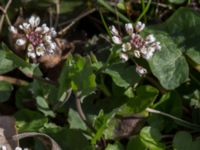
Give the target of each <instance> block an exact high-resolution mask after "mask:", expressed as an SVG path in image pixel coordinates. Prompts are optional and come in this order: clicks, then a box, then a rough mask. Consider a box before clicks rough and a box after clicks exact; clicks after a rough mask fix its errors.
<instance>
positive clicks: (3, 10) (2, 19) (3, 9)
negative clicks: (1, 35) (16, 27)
mask: <svg viewBox="0 0 200 150" xmlns="http://www.w3.org/2000/svg"><path fill="white" fill-rule="evenodd" d="M11 3H12V0H9V1H8V3H7V4H6V6H5V8H2V7H1V6H0V8H1V11H2V12H3V14H2V16H1V19H0V32H1V30H2V27H3V22H4V19H5V17H6V20H7V22H8V24H9V25H11V22H10V19H9V17H8V15H7V10H8V8H9V7H10V5H11Z"/></svg>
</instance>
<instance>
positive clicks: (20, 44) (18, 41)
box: [16, 39, 26, 46]
mask: <svg viewBox="0 0 200 150" xmlns="http://www.w3.org/2000/svg"><path fill="white" fill-rule="evenodd" d="M16 44H17V45H18V46H23V45H25V44H26V40H25V39H17V41H16Z"/></svg>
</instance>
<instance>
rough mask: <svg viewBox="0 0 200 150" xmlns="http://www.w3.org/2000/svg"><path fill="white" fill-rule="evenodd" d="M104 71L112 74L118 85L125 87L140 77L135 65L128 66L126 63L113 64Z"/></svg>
mask: <svg viewBox="0 0 200 150" xmlns="http://www.w3.org/2000/svg"><path fill="white" fill-rule="evenodd" d="M104 73H106V74H108V75H110V76H111V78H112V80H113V82H114V83H115V84H116V85H117V86H119V87H124V88H127V87H128V86H130V85H133V84H135V83H137V82H138V81H139V79H140V77H139V76H138V74H137V73H136V72H135V67H134V66H128V65H126V64H125V63H118V64H113V65H111V66H110V67H108V68H107V69H106V70H105V71H104Z"/></svg>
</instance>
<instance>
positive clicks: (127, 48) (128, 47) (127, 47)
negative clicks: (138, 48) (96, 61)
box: [122, 42, 132, 52]
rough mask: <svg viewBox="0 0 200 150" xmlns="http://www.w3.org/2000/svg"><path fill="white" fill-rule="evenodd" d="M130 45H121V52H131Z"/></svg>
mask: <svg viewBox="0 0 200 150" xmlns="http://www.w3.org/2000/svg"><path fill="white" fill-rule="evenodd" d="M131 48H132V47H131V43H129V42H127V43H124V44H123V45H122V51H123V52H126V51H129V50H131Z"/></svg>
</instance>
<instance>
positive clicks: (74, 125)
mask: <svg viewBox="0 0 200 150" xmlns="http://www.w3.org/2000/svg"><path fill="white" fill-rule="evenodd" d="M68 122H69V126H70V127H69V128H70V129H81V130H86V129H87V126H86V125H85V123H84V122H83V120H82V119H81V118H80V116H79V114H78V113H77V112H76V111H75V110H73V109H71V108H70V109H69V113H68Z"/></svg>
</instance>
